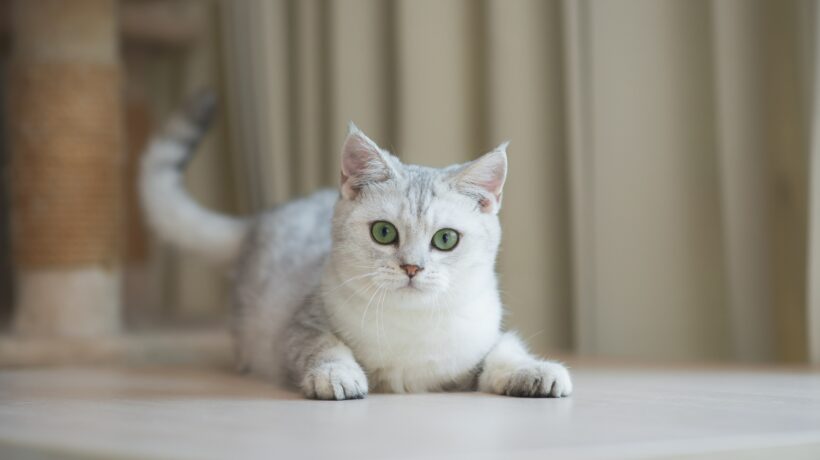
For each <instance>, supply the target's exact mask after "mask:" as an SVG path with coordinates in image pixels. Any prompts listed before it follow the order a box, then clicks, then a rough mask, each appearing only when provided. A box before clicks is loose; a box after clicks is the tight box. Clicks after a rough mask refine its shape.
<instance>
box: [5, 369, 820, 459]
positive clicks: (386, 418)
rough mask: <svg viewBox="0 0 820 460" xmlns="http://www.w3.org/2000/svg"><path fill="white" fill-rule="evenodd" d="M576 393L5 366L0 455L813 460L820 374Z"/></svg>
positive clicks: (652, 374)
mask: <svg viewBox="0 0 820 460" xmlns="http://www.w3.org/2000/svg"><path fill="white" fill-rule="evenodd" d="M573 376H574V379H575V388H576V392H575V394H574V395H573V396H572V397H570V398H564V399H519V398H507V397H501V396H493V395H486V394H478V393H450V394H417V395H379V394H375V395H370V396H369V397H368V398H367V399H364V400H358V401H343V402H328V401H306V400H303V399H301V398H300V397H299V395H297V394H294V393H292V392H289V391H285V390H282V389H278V388H275V387H273V386H271V385H269V384H267V383H265V382H262V381H257V380H254V379H251V378H248V377H242V376H238V375H234V374H231V373H230V372H228V371H213V370H190V369H189V370H182V369H148V368H142V369H117V368H43V369H19V370H0V458H87V457H92V458H163V459H165V458H179V459H188V458H190V459H223V458H224V459H227V458H246V459H253V458H264V459H268V458H282V459H299V458H333V459H335V460H342V459H370V458H383V459H422V458H423V459H435V458H457V459H462V458H463V459H489V458H503V459H517V458H521V459H530V458H533V459H535V458H570V459H571V458H670V457H674V458H772V457H773V456H775V455H777V456H784V455H785V456H786V457H787V458H806V459H809V458H811V459H817V458H820V372H818V371H817V370H814V371H812V370H809V369H802V370H801V369H771V368H769V369H764V368H759V369H754V368H745V369H744V368H726V367H715V366H712V367H701V368H698V367H689V368H664V367H646V366H636V365H631V366H630V365H622V366H604V365H600V364H588V365H583V364H579V365H577V366H576V368H575V369H574V370H573Z"/></svg>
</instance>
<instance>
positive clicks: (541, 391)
mask: <svg viewBox="0 0 820 460" xmlns="http://www.w3.org/2000/svg"><path fill="white" fill-rule="evenodd" d="M492 388H493V390H494V391H495V392H496V393H498V394H502V395H507V396H518V397H524V398H560V397H562V396H569V395H570V394H572V380H570V378H569V371H567V368H566V367H564V366H563V365H561V364H558V363H553V362H548V361H538V362H535V363H533V364H528V365H525V366H522V367H519V368H517V369H515V370H513V371H510V372H507V373H503V374H501V375H499V376H497V378H495V379H494V382H492Z"/></svg>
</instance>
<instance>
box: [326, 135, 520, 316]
mask: <svg viewBox="0 0 820 460" xmlns="http://www.w3.org/2000/svg"><path fill="white" fill-rule="evenodd" d="M506 146H507V145H506V143H505V144H502V145H500V146H499V147H497V148H496V149H494V150H492V151H491V152H489V153H487V154H485V155H483V156H482V157H480V158H478V159H477V160H474V161H471V162H468V163H464V164H457V165H452V166H449V167H446V168H442V169H436V168H428V167H424V166H416V165H405V164H402V163H401V162H400V161H399V159H398V158H396V157H395V156H393V155H391V154H390V153H388V152H387V151H385V150H382V149H381V148H379V146H378V145H376V143H374V142H373V141H372V140H370V139H369V138H368V137H367V136H365V134H364V133H362V132H361V131H360V130H359V129H357V128H356V127H355V126H353V125H351V128H350V132H349V134H348V136H347V139H346V140H345V143H344V146H343V148H342V161H341V184H340V188H341V198H340V199H339V202H338V204H337V205H336V210H335V214H334V221H333V251H332V263H333V269H334V270H336V272H337V275H338V278H339V279H340V280H342V281H349V282H350V283H352V284H353V285H354V286H357V288H358V289H359V290H360V291H362V290H365V289H368V291H364V292H366V293H367V294H368V295H369V294H371V293H375V292H376V291H377V289H379V288H381V290H383V291H384V294H383V295H393V296H397V297H399V298H404V299H408V300H409V301H410V302H409V303H418V302H421V303H423V302H424V300H425V299H428V300H429V299H435V298H437V297H439V296H442V295H446V294H448V293H453V292H455V291H458V288H464V287H466V286H474V285H475V283H476V282H477V280H479V279H480V280H482V281H484V282H485V283H486V282H493V283H494V278H493V279H492V281H491V280H489V279H487V275H488V274H492V273H493V270H494V264H495V257H496V253H497V252H498V244H499V240H500V237H501V228H500V225H499V221H498V215H497V214H498V211H499V209H500V208H501V195H502V188H503V186H504V180H505V178H506V175H507V154H506Z"/></svg>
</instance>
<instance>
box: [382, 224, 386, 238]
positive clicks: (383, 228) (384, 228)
mask: <svg viewBox="0 0 820 460" xmlns="http://www.w3.org/2000/svg"><path fill="white" fill-rule="evenodd" d="M382 236H387V227H386V226H385V227H382Z"/></svg>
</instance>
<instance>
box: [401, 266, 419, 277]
mask: <svg viewBox="0 0 820 460" xmlns="http://www.w3.org/2000/svg"><path fill="white" fill-rule="evenodd" d="M399 267H401V269H402V270H404V271H405V272H406V273H407V276H409V277H410V278H412V277H414V276H416V273H418V272H420V271H422V270H424V267H419V266H418V265H412V264H404V265H399Z"/></svg>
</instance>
